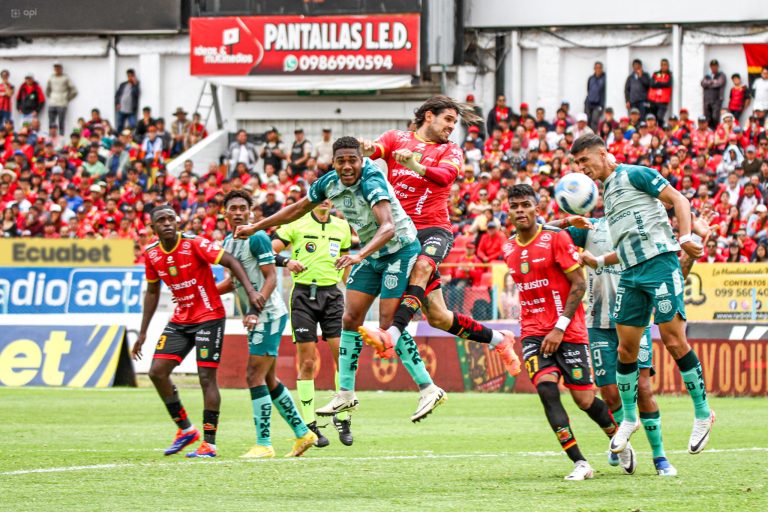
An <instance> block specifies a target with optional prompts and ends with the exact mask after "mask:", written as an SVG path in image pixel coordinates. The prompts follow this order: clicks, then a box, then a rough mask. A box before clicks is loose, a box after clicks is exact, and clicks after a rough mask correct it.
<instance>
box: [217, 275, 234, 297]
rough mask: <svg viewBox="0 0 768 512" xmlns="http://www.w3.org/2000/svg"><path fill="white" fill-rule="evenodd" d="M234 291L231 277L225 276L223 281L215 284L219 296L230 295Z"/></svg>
mask: <svg viewBox="0 0 768 512" xmlns="http://www.w3.org/2000/svg"><path fill="white" fill-rule="evenodd" d="M234 290H235V283H234V282H233V281H232V276H229V275H228V276H227V277H226V278H225V279H224V280H223V281H219V282H218V283H216V291H217V292H219V295H224V294H225V293H231V292H233V291H234Z"/></svg>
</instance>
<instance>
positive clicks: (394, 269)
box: [235, 137, 445, 422]
mask: <svg viewBox="0 0 768 512" xmlns="http://www.w3.org/2000/svg"><path fill="white" fill-rule="evenodd" d="M333 167H334V170H335V172H332V173H331V172H329V173H326V174H325V175H323V176H322V177H321V178H320V179H319V180H317V181H316V182H314V183H313V184H312V186H311V187H310V189H309V193H308V194H307V196H306V197H304V198H302V199H301V200H299V201H298V202H296V203H294V204H292V205H291V206H289V207H287V208H283V209H282V210H280V211H279V212H278V213H276V214H274V215H272V216H270V217H268V218H266V219H263V220H261V221H259V222H257V223H256V224H252V225H249V226H240V227H239V228H238V230H237V232H236V235H235V236H237V237H248V236H250V235H252V234H253V233H255V232H256V231H258V230H262V229H267V228H270V227H273V226H281V225H283V224H287V223H289V222H293V221H295V220H298V219H300V218H301V217H302V216H304V215H306V214H307V213H309V212H310V211H311V210H312V209H313V208H314V207H315V206H317V205H318V204H320V203H321V202H323V201H325V200H326V199H330V200H332V201H333V203H334V205H335V206H336V208H337V209H339V210H340V211H341V212H342V213H343V214H344V217H345V218H346V219H347V221H348V222H349V223H350V225H351V226H352V227H354V228H355V231H356V232H357V234H358V236H359V237H360V241H361V242H362V243H363V244H364V245H363V248H362V249H361V250H360V252H359V253H357V254H348V255H344V256H341V257H340V258H339V259H338V260H337V261H336V268H338V269H343V268H346V267H350V266H351V267H352V271H351V272H350V275H349V279H348V280H347V294H346V304H345V305H344V317H343V319H342V332H341V341H340V347H339V385H340V388H341V390H340V391H339V393H337V394H336V396H334V398H333V400H332V401H331V402H330V403H329V404H328V405H326V406H324V407H321V408H320V409H317V410H316V411H315V412H316V413H317V414H318V415H320V416H332V415H334V414H337V413H339V412H341V411H348V410H351V409H354V408H355V407H356V406H357V404H358V400H357V397H356V396H355V391H354V389H355V374H356V372H357V366H358V359H359V357H360V351H361V350H362V348H363V341H362V337H361V336H360V334H358V332H357V329H358V327H360V326H361V325H362V324H363V320H364V319H365V315H366V314H367V312H368V310H369V309H370V307H371V306H372V305H373V302H374V300H375V299H376V297H377V296H379V297H380V299H381V300H380V302H379V322H380V324H381V325H382V326H386V327H388V326H389V325H391V324H392V320H393V318H394V315H395V311H396V310H397V308H398V306H399V304H400V301H401V297H402V295H403V292H404V291H405V288H406V286H407V284H408V275H409V273H410V271H411V268H413V264H414V262H415V261H416V257H417V256H418V254H419V252H420V251H421V245H420V244H419V241H418V239H417V237H416V227H415V226H414V225H413V221H411V219H410V218H409V217H408V216H407V215H406V213H405V212H404V211H403V208H402V206H400V202H399V201H398V200H397V197H396V196H395V193H394V190H393V189H392V186H391V185H389V184H388V183H387V181H386V179H385V178H384V174H383V173H382V172H381V170H380V169H379V168H378V167H377V166H376V164H374V163H373V162H371V161H370V160H367V159H365V160H364V159H363V157H362V153H361V151H360V143H359V142H358V141H357V139H355V138H353V137H341V138H340V139H338V140H336V141H335V142H334V143H333ZM395 349H396V352H397V354H398V355H399V356H400V358H401V360H402V362H403V365H404V366H405V368H406V370H407V371H408V373H409V374H410V375H411V378H413V380H414V381H415V382H416V384H417V385H418V386H419V403H418V405H417V408H416V412H415V413H414V414H413V415H412V416H411V421H414V422H416V421H420V420H422V419H423V418H424V417H426V416H427V415H428V414H430V413H431V412H432V411H433V410H434V409H435V407H437V406H438V405H440V404H441V403H443V402H444V401H445V391H443V390H442V389H440V388H439V387H438V386H436V385H435V384H434V382H432V377H430V375H429V373H428V372H427V369H426V367H425V366H424V362H423V361H422V360H421V357H420V356H419V351H418V347H417V346H416V343H415V342H414V341H413V338H410V337H408V338H407V339H406V338H405V337H401V338H400V340H398V343H397V345H396V346H395Z"/></svg>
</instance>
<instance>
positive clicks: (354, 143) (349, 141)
mask: <svg viewBox="0 0 768 512" xmlns="http://www.w3.org/2000/svg"><path fill="white" fill-rule="evenodd" d="M340 149H354V150H355V151H357V152H358V153H359V154H362V153H361V152H360V141H358V140H357V139H356V138H354V137H350V136H348V135H345V136H344V137H339V138H338V139H336V141H334V143H333V153H334V154H336V151H338V150H340Z"/></svg>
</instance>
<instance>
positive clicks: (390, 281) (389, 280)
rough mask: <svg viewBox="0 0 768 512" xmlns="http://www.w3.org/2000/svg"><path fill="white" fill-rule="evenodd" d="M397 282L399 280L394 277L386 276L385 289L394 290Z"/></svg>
mask: <svg viewBox="0 0 768 512" xmlns="http://www.w3.org/2000/svg"><path fill="white" fill-rule="evenodd" d="M398 263H399V262H398ZM399 281H400V279H399V278H398V277H397V276H396V275H392V274H387V276H386V277H384V286H385V287H386V288H387V290H394V289H395V288H397V283H398V282H399Z"/></svg>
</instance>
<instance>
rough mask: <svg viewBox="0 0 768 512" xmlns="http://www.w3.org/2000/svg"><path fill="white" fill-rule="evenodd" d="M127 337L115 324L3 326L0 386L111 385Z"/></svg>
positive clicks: (121, 328)
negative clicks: (94, 325)
mask: <svg viewBox="0 0 768 512" xmlns="http://www.w3.org/2000/svg"><path fill="white" fill-rule="evenodd" d="M124 340H125V327H122V326H117V325H100V326H96V327H93V326H88V327H84V326H71V325H67V326H28V325H24V326H21V325H20V326H3V328H2V329H0V385H2V386H67V387H75V388H84V387H96V388H104V387H108V386H111V385H112V384H113V382H114V380H115V372H116V370H117V366H118V360H119V359H120V355H121V351H123V350H124V349H123V346H124V345H125V343H124ZM126 355H127V352H126ZM128 364H129V365H130V363H128Z"/></svg>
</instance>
